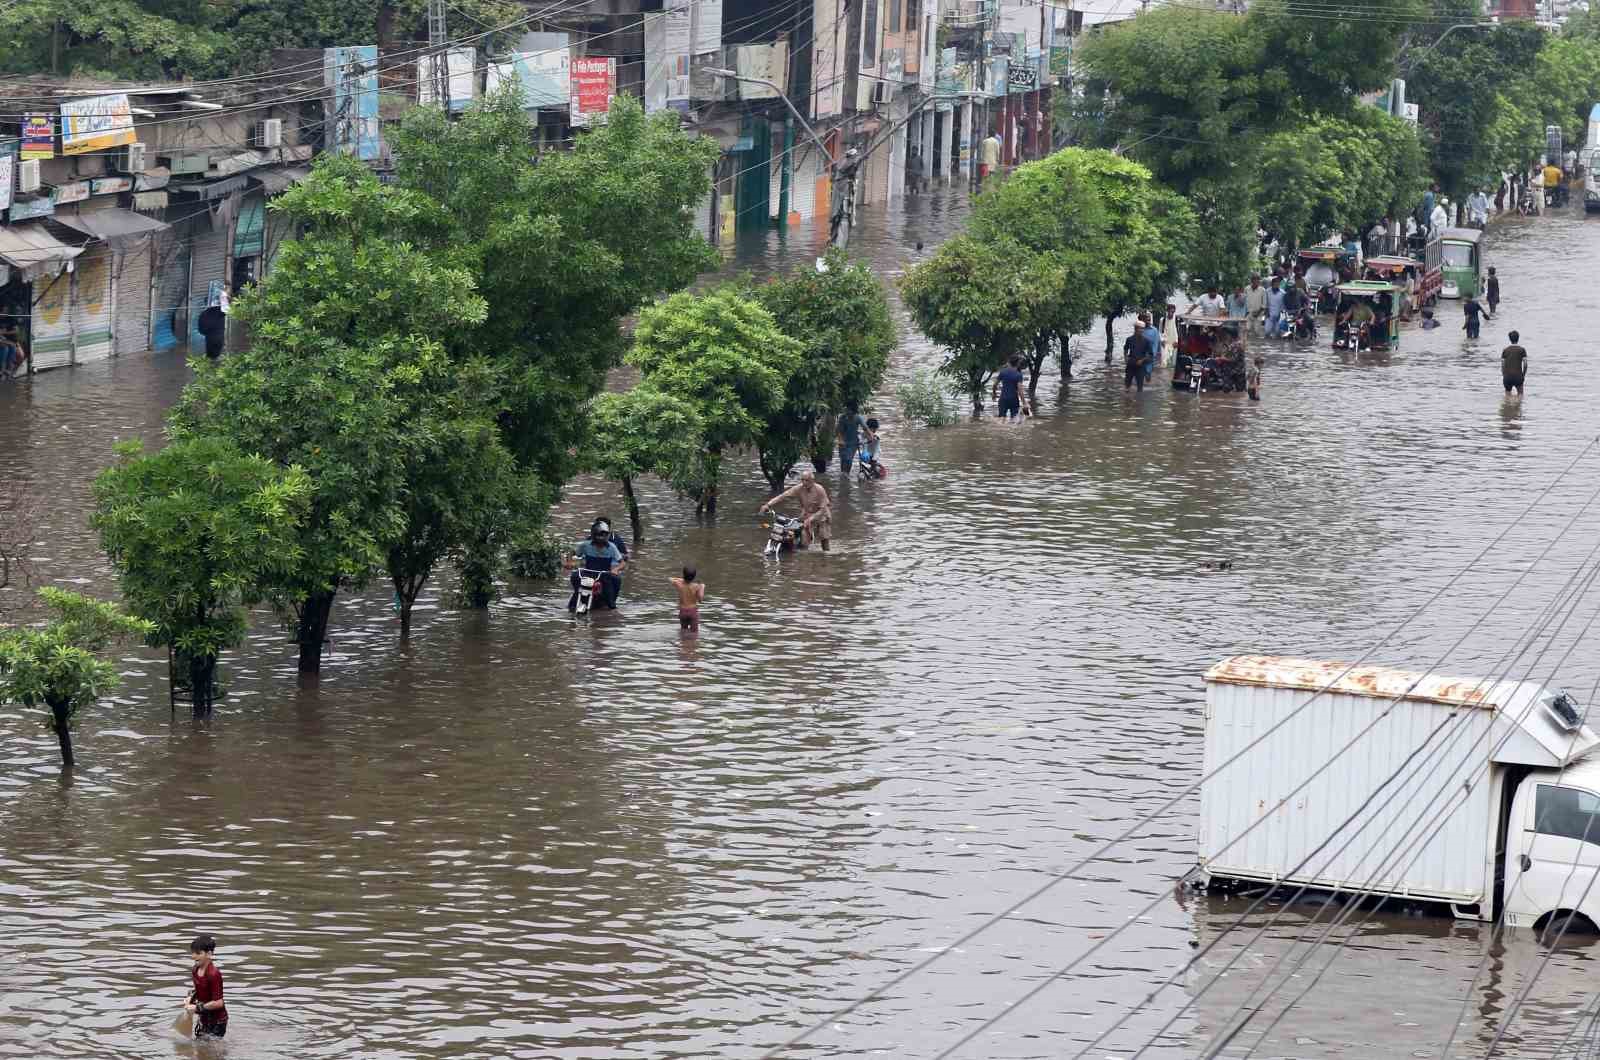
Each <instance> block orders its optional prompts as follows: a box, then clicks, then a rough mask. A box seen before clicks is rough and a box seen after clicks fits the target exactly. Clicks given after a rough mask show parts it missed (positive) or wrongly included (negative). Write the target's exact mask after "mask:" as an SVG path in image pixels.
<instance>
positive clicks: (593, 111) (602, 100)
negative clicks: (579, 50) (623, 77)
mask: <svg viewBox="0 0 1600 1060" xmlns="http://www.w3.org/2000/svg"><path fill="white" fill-rule="evenodd" d="M616 95H617V60H616V59H615V58H614V57H608V56H584V57H582V58H574V59H573V60H572V124H574V125H591V124H593V123H594V120H595V118H597V117H599V116H600V115H603V114H605V113H606V112H607V111H609V110H610V109H611V101H612V100H613V99H615V98H616Z"/></svg>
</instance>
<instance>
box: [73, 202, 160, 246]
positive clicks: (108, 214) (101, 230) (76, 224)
mask: <svg viewBox="0 0 1600 1060" xmlns="http://www.w3.org/2000/svg"><path fill="white" fill-rule="evenodd" d="M55 221H56V223H57V224H61V225H66V226H67V227H68V228H70V229H72V230H73V231H75V232H82V233H83V234H84V235H86V236H93V237H94V238H95V239H99V240H103V241H105V242H106V243H109V244H110V245H111V246H113V247H120V246H122V245H123V244H126V243H131V242H132V241H133V240H135V239H140V238H142V237H144V236H148V235H152V234H154V233H156V232H165V231H166V230H167V228H168V227H169V226H168V225H164V224H162V223H161V222H160V221H157V220H155V219H154V218H150V217H146V216H144V215H143V214H137V213H134V212H133V211H132V210H91V211H89V212H88V213H80V214H72V215H69V214H59V213H58V214H56V216H55Z"/></svg>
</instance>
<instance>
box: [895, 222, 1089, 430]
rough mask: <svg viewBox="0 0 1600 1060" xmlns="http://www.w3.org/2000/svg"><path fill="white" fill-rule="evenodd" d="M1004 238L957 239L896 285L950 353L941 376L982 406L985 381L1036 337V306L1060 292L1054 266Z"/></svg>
mask: <svg viewBox="0 0 1600 1060" xmlns="http://www.w3.org/2000/svg"><path fill="white" fill-rule="evenodd" d="M1055 267H1056V266H1054V265H1053V264H1052V261H1051V259H1050V258H1049V257H1048V256H1046V255H1035V254H1031V253H1029V251H1028V250H1027V249H1026V248H1025V247H1023V246H1022V245H1021V244H1019V243H1016V242H1014V241H1012V240H1009V239H979V238H978V237H976V236H973V235H960V236H957V237H955V238H954V239H951V240H949V241H947V242H946V243H944V244H943V245H942V246H940V247H939V249H938V250H937V251H935V252H934V255H933V256H932V257H931V258H929V259H928V260H926V261H924V262H922V263H921V264H919V265H917V266H915V267H914V268H912V269H910V270H909V271H908V272H907V273H906V274H905V275H904V276H903V277H901V280H900V293H901V295H902V296H903V297H904V299H905V305H906V310H907V311H908V312H909V313H910V314H911V319H912V320H914V321H915V322H916V324H917V327H919V328H921V329H922V333H923V334H924V335H927V336H928V338H930V339H932V340H933V341H934V342H935V343H937V344H938V345H940V346H943V347H944V348H945V350H946V351H948V353H947V356H946V357H945V359H944V361H943V362H942V363H941V364H940V365H939V368H938V372H939V374H940V375H942V376H944V377H946V378H947V379H949V380H950V382H951V384H952V385H953V386H957V387H959V388H960V390H961V392H962V393H963V394H965V395H966V396H967V397H968V398H970V399H971V401H972V408H973V411H974V412H976V411H979V410H981V409H982V408H983V393H984V386H985V384H987V383H988V381H989V377H990V376H991V375H992V374H993V373H994V372H996V371H998V370H999V368H1000V367H1001V366H1002V365H1004V364H1005V363H1006V361H1007V360H1008V359H1010V358H1011V357H1012V356H1014V355H1016V354H1018V353H1021V352H1022V351H1023V350H1025V349H1028V348H1029V347H1030V345H1031V343H1032V341H1033V337H1034V335H1035V334H1036V333H1037V332H1038V327H1037V326H1036V322H1037V320H1038V310H1039V305H1040V303H1041V301H1042V300H1043V299H1046V298H1048V297H1051V296H1052V295H1054V294H1056V293H1057V291H1058V280H1057V279H1056V278H1055V277H1052V276H1050V275H1049V273H1050V272H1051V270H1052V269H1053V268H1055Z"/></svg>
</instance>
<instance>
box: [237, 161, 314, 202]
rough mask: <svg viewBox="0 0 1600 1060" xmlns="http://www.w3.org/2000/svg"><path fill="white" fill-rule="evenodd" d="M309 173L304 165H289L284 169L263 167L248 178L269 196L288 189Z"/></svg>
mask: <svg viewBox="0 0 1600 1060" xmlns="http://www.w3.org/2000/svg"><path fill="white" fill-rule="evenodd" d="M310 175H311V170H310V169H308V168H307V167H305V166H289V167H288V168H286V169H264V170H262V171H261V172H260V173H252V174H250V179H251V180H253V181H255V182H256V183H257V184H259V185H261V188H262V190H263V191H265V192H266V193H267V194H268V195H269V196H271V195H278V194H281V193H282V192H285V191H288V190H289V189H290V188H291V187H293V186H294V185H296V184H298V183H300V182H301V181H302V180H305V179H306V178H307V177H309V176H310Z"/></svg>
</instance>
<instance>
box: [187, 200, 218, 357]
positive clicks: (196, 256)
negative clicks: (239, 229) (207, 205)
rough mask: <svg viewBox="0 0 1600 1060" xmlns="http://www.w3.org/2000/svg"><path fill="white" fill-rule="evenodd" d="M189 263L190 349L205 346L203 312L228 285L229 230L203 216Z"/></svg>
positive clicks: (196, 231)
mask: <svg viewBox="0 0 1600 1060" xmlns="http://www.w3.org/2000/svg"><path fill="white" fill-rule="evenodd" d="M191 251H192V253H191V256H190V266H189V348H190V349H191V350H201V351H203V350H204V349H205V348H206V340H205V339H204V338H203V337H201V335H200V311H201V310H202V309H204V308H205V307H206V306H208V305H210V304H211V301H212V299H213V298H215V297H217V296H218V295H220V294H221V292H222V290H223V288H224V287H225V286H226V284H227V274H228V231H227V229H226V228H222V229H216V228H211V227H209V225H208V224H207V222H206V221H205V219H204V218H202V219H201V221H200V223H199V225H198V226H197V227H196V229H195V233H194V241H193V245H192V247H191Z"/></svg>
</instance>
